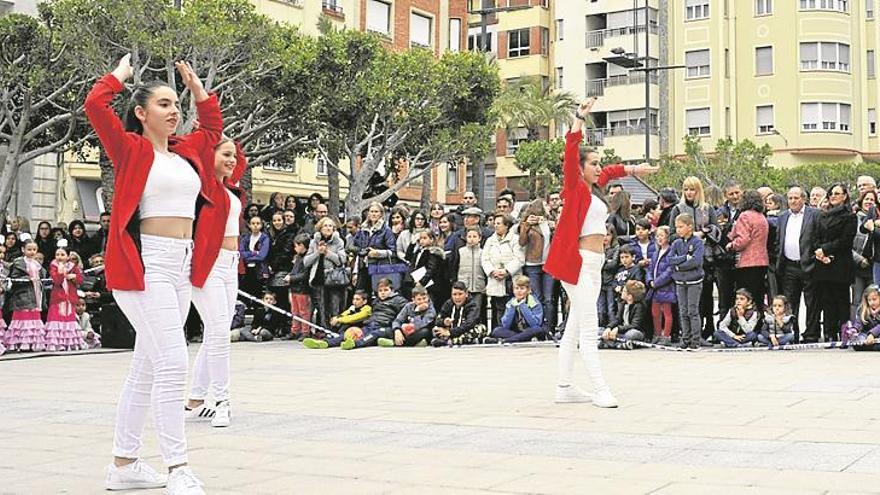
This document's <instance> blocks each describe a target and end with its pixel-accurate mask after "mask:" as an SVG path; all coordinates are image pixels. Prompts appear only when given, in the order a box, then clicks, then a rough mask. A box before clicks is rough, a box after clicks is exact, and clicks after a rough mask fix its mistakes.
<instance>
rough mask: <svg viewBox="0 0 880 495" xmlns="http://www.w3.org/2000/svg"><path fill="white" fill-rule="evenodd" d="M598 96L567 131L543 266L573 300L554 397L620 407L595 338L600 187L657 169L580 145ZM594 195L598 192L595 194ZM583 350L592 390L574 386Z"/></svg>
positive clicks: (603, 214) (602, 214)
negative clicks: (602, 161) (605, 161)
mask: <svg viewBox="0 0 880 495" xmlns="http://www.w3.org/2000/svg"><path fill="white" fill-rule="evenodd" d="M595 102H596V99H595V98H591V99H589V100H586V101H585V102H583V103H581V105H580V106H579V107H578V109H577V112H576V113H575V117H577V119H576V120H575V122H574V125H573V126H572V128H571V132H569V133H568V135H567V136H566V137H565V140H566V142H565V156H564V159H563V183H562V184H563V185H562V195H563V197H564V199H565V205H564V207H563V208H562V215H561V216H560V217H559V221H558V222H557V224H556V225H557V228H556V233H555V235H554V236H553V241H552V242H551V244H550V253H549V254H548V256H547V262H546V263H545V264H544V270H545V271H546V272H548V273H550V274H551V275H553V277H555V278H557V279H559V280H561V281H562V285H563V287H564V288H565V292H566V293H567V294H568V297H569V299H570V300H571V312H570V313H569V315H568V322H567V323H566V325H565V334H564V335H563V337H562V342H561V343H560V346H559V383H558V384H557V388H556V399H555V400H556V402H590V401H592V403H593V405H594V406H597V407H617V399H615V398H614V396H613V395H612V394H611V390H610V389H609V388H608V385H607V384H606V383H605V379H604V377H603V376H602V368H601V366H600V365H599V351H598V349H597V338H598V331H599V315H598V310H597V307H596V303H597V301H598V299H599V291H600V290H601V288H602V264H603V263H604V261H605V255H604V246H603V241H604V237H605V234H606V228H605V223H606V221H607V220H608V206H607V204H606V203H605V199H604V195H603V194H602V190H601V188H602V187H604V186H605V184H607V183H608V181H610V180H611V179H614V178H617V177H622V176H624V175H627V174H647V173H652V172H655V171H657V170H658V168H657V167H652V166H649V165H638V166H634V165H627V166H623V165H612V166H610V167H604V168H602V167H601V166H600V165H599V153H598V152H596V151H594V150H592V149H589V148H585V147H582V146H581V140H582V138H583V134H582V133H581V128H582V127H583V122H584V120H585V119H586V118H587V116H588V115H589V114H590V109H591V108H592V107H593V104H594V103H595ZM594 196H595V198H594ZM578 343H580V353H581V357H582V358H583V361H584V364H585V365H586V367H587V372H588V374H589V376H590V381H592V382H593V388H594V389H595V392H594V394H593V395H592V396H589V395H587V394H585V393H583V392H580V391H579V390H578V389H576V388H575V387H573V386H572V383H571V381H572V374H573V373H574V360H575V354H577V352H578Z"/></svg>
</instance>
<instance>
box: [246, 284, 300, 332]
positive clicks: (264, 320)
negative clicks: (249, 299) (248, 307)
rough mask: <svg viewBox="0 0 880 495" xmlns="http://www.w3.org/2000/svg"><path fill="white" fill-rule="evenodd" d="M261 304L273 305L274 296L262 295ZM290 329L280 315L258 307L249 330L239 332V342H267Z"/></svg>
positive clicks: (271, 294)
mask: <svg viewBox="0 0 880 495" xmlns="http://www.w3.org/2000/svg"><path fill="white" fill-rule="evenodd" d="M263 302H264V303H266V304H271V305H273V306H274V305H275V294H273V293H271V292H266V293H264V294H263ZM289 329H290V326H289V323H288V322H287V319H286V318H285V317H284V315H282V314H281V313H276V312H275V311H274V310H271V309H269V308H268V307H266V306H263V305H259V306H258V307H257V309H255V310H254V321H253V324H252V325H251V329H250V330H248V329H247V328H243V329H242V330H241V340H247V341H250V342H268V341H270V340H272V339H273V338H275V337H276V336H278V337H280V336H281V335H282V334H286V333H287V331H288V330H289Z"/></svg>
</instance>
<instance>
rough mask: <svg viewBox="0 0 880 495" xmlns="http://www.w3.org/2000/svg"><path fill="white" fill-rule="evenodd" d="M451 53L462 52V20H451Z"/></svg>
mask: <svg viewBox="0 0 880 495" xmlns="http://www.w3.org/2000/svg"><path fill="white" fill-rule="evenodd" d="M449 51H451V52H460V51H461V19H458V18H452V19H449Z"/></svg>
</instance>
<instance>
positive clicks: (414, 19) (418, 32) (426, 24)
mask: <svg viewBox="0 0 880 495" xmlns="http://www.w3.org/2000/svg"><path fill="white" fill-rule="evenodd" d="M409 32H410V34H409V39H410V41H411V42H413V43H415V44H417V45H420V46H431V19H430V18H428V17H425V16H423V15H419V14H416V13H415V12H413V13H412V15H411V16H410V21H409Z"/></svg>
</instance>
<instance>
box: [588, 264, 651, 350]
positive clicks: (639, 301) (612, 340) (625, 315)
mask: <svg viewBox="0 0 880 495" xmlns="http://www.w3.org/2000/svg"><path fill="white" fill-rule="evenodd" d="M620 298H621V304H620V309H619V310H618V312H617V317H616V318H615V319H614V321H612V323H611V325H610V326H609V328H606V329H604V330H601V329H600V330H599V337H601V339H602V340H600V341H599V348H600V349H602V348H614V349H632V348H633V344H632V342H633V341H634V340H638V341H644V340H645V333H646V332H647V329H648V307H647V306H646V305H645V284H643V283H641V282H639V281H638V280H630V281H628V282H627V283H626V285H625V286H624V287H623V292H622V293H621V297H620ZM618 339H620V340H623V341H624V342H618V341H617V340H618Z"/></svg>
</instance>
